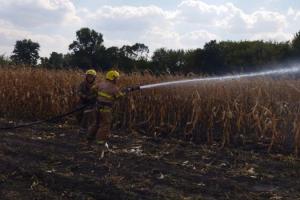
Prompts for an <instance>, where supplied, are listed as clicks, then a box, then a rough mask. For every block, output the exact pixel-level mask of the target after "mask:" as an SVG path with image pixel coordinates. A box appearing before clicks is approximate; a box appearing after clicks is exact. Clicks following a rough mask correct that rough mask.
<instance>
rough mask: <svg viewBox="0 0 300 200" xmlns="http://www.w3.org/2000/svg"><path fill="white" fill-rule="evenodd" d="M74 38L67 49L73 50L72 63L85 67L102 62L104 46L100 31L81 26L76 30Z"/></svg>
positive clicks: (96, 65) (95, 65)
mask: <svg viewBox="0 0 300 200" xmlns="http://www.w3.org/2000/svg"><path fill="white" fill-rule="evenodd" d="M76 39H77V40H76V41H73V43H72V44H70V45H69V50H71V51H73V59H72V60H73V65H76V66H78V67H80V68H82V69H87V68H90V67H95V68H96V67H98V66H99V65H101V64H103V60H104V58H103V57H104V54H105V47H104V46H103V35H102V34H101V33H97V32H96V31H95V30H91V29H89V28H82V29H80V30H79V31H77V32H76Z"/></svg>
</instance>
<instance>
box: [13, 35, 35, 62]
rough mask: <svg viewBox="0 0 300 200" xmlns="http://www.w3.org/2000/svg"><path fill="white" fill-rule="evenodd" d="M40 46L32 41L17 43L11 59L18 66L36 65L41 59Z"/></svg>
mask: <svg viewBox="0 0 300 200" xmlns="http://www.w3.org/2000/svg"><path fill="white" fill-rule="evenodd" d="M39 50H40V45H39V43H37V42H32V41H31V40H30V39H28V40H27V39H24V40H19V41H17V42H16V44H15V47H14V51H13V55H12V56H11V59H12V61H13V62H14V63H16V64H26V65H36V64H37V60H38V59H39Z"/></svg>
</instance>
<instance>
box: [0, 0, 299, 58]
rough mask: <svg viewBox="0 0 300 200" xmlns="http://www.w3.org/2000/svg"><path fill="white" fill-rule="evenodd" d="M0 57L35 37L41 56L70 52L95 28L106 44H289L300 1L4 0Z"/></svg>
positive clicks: (152, 47) (1, 0)
mask: <svg viewBox="0 0 300 200" xmlns="http://www.w3.org/2000/svg"><path fill="white" fill-rule="evenodd" d="M0 5H1V6H0V55H2V54H5V55H6V56H9V55H11V53H12V51H13V47H14V44H15V42H16V41H17V40H22V39H31V40H33V41H35V42H38V43H39V44H40V46H41V48H40V55H41V56H49V54H50V53H51V52H52V51H56V52H59V53H67V52H68V51H69V50H68V46H69V44H70V43H72V41H73V40H75V39H76V35H75V32H76V31H77V30H79V29H80V28H82V27H89V28H91V29H94V30H96V31H97V32H100V33H102V34H103V36H104V44H105V46H106V47H110V46H119V47H121V46H122V45H125V44H126V45H133V44H135V43H137V42H139V43H144V44H146V45H147V46H149V47H150V50H151V51H154V50H155V49H157V48H161V47H165V48H173V49H193V48H201V47H203V45H204V44H205V43H206V42H209V41H210V40H217V41H221V40H234V41H238V40H265V41H278V42H284V41H288V40H291V39H292V38H293V36H294V34H295V33H296V32H298V31H300V1H299V0H251V1H247V0H130V1H129V0H127V1H125V0H84V1H83V0H9V1H7V0H0Z"/></svg>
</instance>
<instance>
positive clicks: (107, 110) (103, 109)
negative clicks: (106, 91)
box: [99, 108, 112, 112]
mask: <svg viewBox="0 0 300 200" xmlns="http://www.w3.org/2000/svg"><path fill="white" fill-rule="evenodd" d="M99 111H100V112H111V111H112V109H111V108H101V109H100V110H99Z"/></svg>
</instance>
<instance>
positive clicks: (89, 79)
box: [77, 69, 97, 136]
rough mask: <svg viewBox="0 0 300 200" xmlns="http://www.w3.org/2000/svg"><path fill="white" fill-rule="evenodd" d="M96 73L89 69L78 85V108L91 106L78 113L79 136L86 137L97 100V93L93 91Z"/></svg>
mask: <svg viewBox="0 0 300 200" xmlns="http://www.w3.org/2000/svg"><path fill="white" fill-rule="evenodd" d="M96 77H97V72H96V71H95V70H93V69H89V70H87V71H86V72H85V79H84V81H83V82H82V83H81V84H80V85H79V88H78V96H79V106H83V105H86V104H91V106H89V107H87V108H86V109H85V110H83V111H81V112H79V113H78V116H77V118H78V121H79V125H80V129H79V135H80V136H83V135H87V132H88V123H89V120H90V118H91V117H92V113H93V107H92V106H93V104H95V102H96V100H97V91H96V90H95V83H96Z"/></svg>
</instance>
